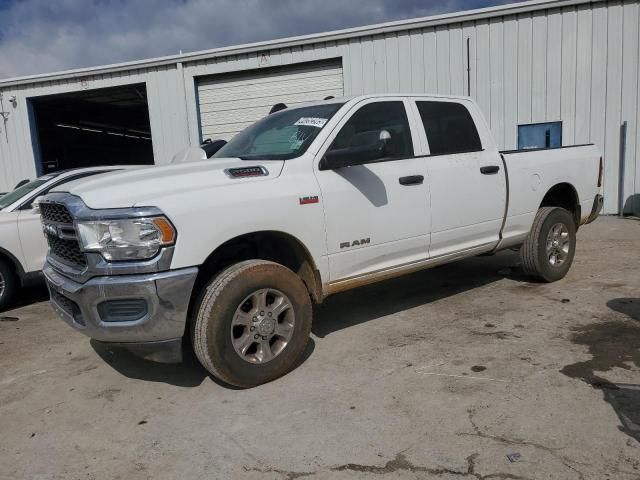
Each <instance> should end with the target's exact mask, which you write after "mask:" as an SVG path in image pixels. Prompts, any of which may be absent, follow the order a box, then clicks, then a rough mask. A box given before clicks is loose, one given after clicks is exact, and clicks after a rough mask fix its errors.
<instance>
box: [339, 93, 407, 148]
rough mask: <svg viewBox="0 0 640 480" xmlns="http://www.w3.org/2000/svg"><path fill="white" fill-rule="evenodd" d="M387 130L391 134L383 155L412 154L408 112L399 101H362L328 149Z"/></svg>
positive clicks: (356, 143) (347, 144)
mask: <svg viewBox="0 0 640 480" xmlns="http://www.w3.org/2000/svg"><path fill="white" fill-rule="evenodd" d="M382 130H386V131H387V132H389V134H390V135H391V138H390V139H389V140H388V142H387V149H386V153H387V155H386V157H385V159H395V158H407V157H412V156H413V142H412V141H411V130H410V129H409V120H408V119H407V112H406V111H405V109H404V104H403V103H402V102H375V103H370V104H368V105H365V106H364V107H362V108H361V109H360V110H358V111H357V112H356V113H354V114H353V116H352V117H351V118H350V119H349V121H347V123H346V124H345V125H344V126H343V127H342V129H341V130H340V132H339V133H338V135H337V136H336V138H335V140H334V141H333V143H332V144H331V147H330V150H338V149H342V148H348V147H354V146H357V145H359V144H362V143H366V142H367V141H369V140H370V139H371V138H376V139H377V138H379V136H380V132H381V131H382Z"/></svg>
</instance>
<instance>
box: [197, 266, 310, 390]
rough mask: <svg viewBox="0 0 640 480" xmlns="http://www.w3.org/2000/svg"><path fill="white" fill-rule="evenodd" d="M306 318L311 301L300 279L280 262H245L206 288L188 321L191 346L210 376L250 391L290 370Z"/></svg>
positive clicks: (305, 336)
mask: <svg viewBox="0 0 640 480" xmlns="http://www.w3.org/2000/svg"><path fill="white" fill-rule="evenodd" d="M311 320H312V308H311V299H310V298H309V293H308V292H307V289H306V287H305V285H304V283H303V282H302V280H301V279H300V277H298V276H297V275H296V274H295V273H293V272H292V271H291V270H289V269H288V268H286V267H284V266H282V265H280V264H277V263H273V262H268V261H264V260H249V261H245V262H241V263H238V264H236V265H233V266H231V267H229V268H227V269H226V270H224V271H223V272H222V273H220V274H219V275H218V276H217V277H215V278H214V279H213V280H212V281H211V282H210V283H209V285H207V287H206V288H205V290H204V293H203V295H202V296H201V298H200V300H199V302H198V304H197V306H196V309H195V319H194V321H193V322H192V341H193V347H194V351H195V353H196V356H197V357H198V360H200V363H202V365H203V366H204V367H205V368H206V369H207V370H208V371H209V372H210V373H211V374H212V375H214V376H215V377H217V378H219V379H220V380H222V381H223V382H226V383H228V384H230V385H234V386H237V387H242V388H247V387H253V386H256V385H260V384H262V383H266V382H269V381H271V380H274V379H276V378H278V377H281V376H282V375H284V374H286V373H287V372H289V371H290V370H291V369H292V368H294V367H295V365H296V363H297V362H298V361H299V360H300V357H301V356H302V354H303V352H304V350H305V347H306V345H307V342H308V341H309V334H310V332H311Z"/></svg>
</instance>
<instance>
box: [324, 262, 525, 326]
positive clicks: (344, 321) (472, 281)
mask: <svg viewBox="0 0 640 480" xmlns="http://www.w3.org/2000/svg"><path fill="white" fill-rule="evenodd" d="M519 262H520V257H519V255H518V254H517V253H515V252H512V251H503V252H500V253H497V254H496V255H494V256H483V257H474V258H470V259H466V260H461V261H459V262H455V263H450V264H447V265H443V266H440V267H436V268H432V269H427V270H423V271H421V272H416V273H414V274H411V275H407V276H404V277H399V278H396V279H393V280H386V281H383V282H380V283H375V284H372V285H368V286H366V287H361V288H357V289H354V290H350V291H347V292H344V293H340V294H337V295H333V296H331V297H329V298H327V300H326V301H325V302H324V303H323V304H322V305H320V306H319V307H317V308H316V312H315V317H314V322H313V327H312V330H311V331H312V332H313V334H314V335H316V336H317V337H320V338H324V337H325V336H327V335H329V334H331V333H333V332H336V331H339V330H342V329H344V328H349V327H352V326H354V325H359V324H361V323H365V322H368V321H371V320H374V319H376V318H380V317H385V316H387V315H392V314H395V313H398V312H401V311H403V310H408V309H411V308H414V307H417V306H420V305H425V304H427V303H431V302H434V301H436V300H440V299H442V298H446V297H451V296H453V295H456V294H458V293H462V292H466V291H468V290H472V289H474V288H478V287H481V286H483V285H487V284H490V283H493V282H497V281H499V280H501V279H503V278H505V277H506V278H509V279H511V280H515V281H519V282H529V281H530V279H528V278H527V277H526V276H525V275H524V273H523V272H522V271H521V269H520V268H519V266H518V264H519Z"/></svg>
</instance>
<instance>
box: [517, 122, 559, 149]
mask: <svg viewBox="0 0 640 480" xmlns="http://www.w3.org/2000/svg"><path fill="white" fill-rule="evenodd" d="M561 146H562V122H546V123H530V124H527V125H518V150H529V149H532V148H559V147H561Z"/></svg>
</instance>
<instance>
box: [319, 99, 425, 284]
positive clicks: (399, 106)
mask: <svg viewBox="0 0 640 480" xmlns="http://www.w3.org/2000/svg"><path fill="white" fill-rule="evenodd" d="M407 105H408V102H405V101H404V100H403V99H401V98H385V99H384V100H366V101H363V102H361V103H359V104H357V105H356V106H355V107H353V109H352V110H351V111H350V112H349V113H348V114H347V115H346V116H345V118H344V119H342V121H341V122H340V123H339V124H338V126H337V127H336V128H335V129H334V131H333V132H332V133H331V135H330V136H329V138H328V140H327V142H326V143H325V146H324V147H323V148H322V149H321V150H320V155H319V156H318V158H317V160H319V159H320V158H322V156H323V154H324V152H326V151H328V150H331V149H343V148H348V147H350V146H353V145H355V144H356V143H357V142H358V139H359V138H363V136H367V135H370V134H371V135H374V136H376V137H377V136H378V135H379V134H380V132H381V131H386V132H388V134H389V137H390V138H389V148H388V151H387V153H386V155H385V157H384V158H380V159H377V160H375V161H372V162H370V163H367V164H365V165H353V166H346V167H344V168H339V169H336V170H320V169H319V167H318V163H319V162H318V161H316V165H315V169H316V177H317V179H318V183H319V185H320V190H321V192H322V203H323V205H324V212H325V225H326V237H327V244H328V255H329V268H330V281H336V280H340V279H345V278H351V277H358V276H364V275H367V274H369V273H373V272H379V271H384V270H386V269H388V268H392V267H398V266H401V265H404V264H411V263H413V262H418V261H423V260H426V258H427V251H428V246H429V222H430V213H429V190H428V188H427V182H426V181H425V179H426V175H427V170H426V162H425V159H424V158H415V156H414V140H413V139H414V138H415V136H416V134H417V129H416V125H415V121H414V122H409V120H408V116H407V108H406V107H407Z"/></svg>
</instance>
